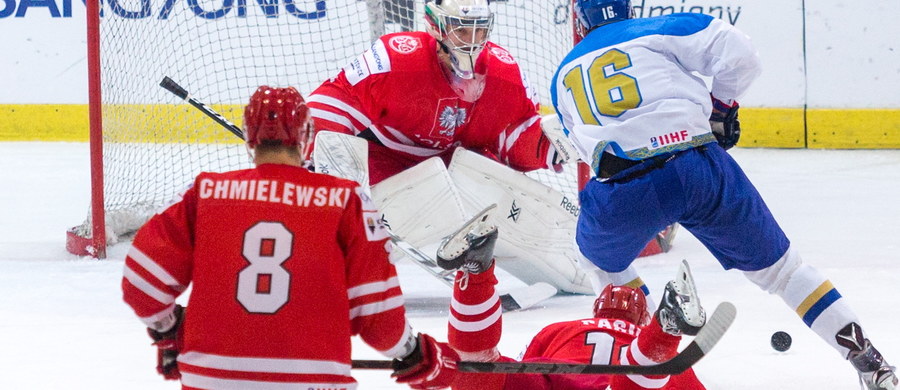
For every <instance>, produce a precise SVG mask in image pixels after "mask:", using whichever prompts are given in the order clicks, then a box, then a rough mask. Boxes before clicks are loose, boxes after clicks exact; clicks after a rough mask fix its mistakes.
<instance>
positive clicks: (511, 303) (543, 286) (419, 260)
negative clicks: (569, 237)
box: [159, 76, 556, 311]
mask: <svg viewBox="0 0 900 390" xmlns="http://www.w3.org/2000/svg"><path fill="white" fill-rule="evenodd" d="M159 86H160V87H163V88H164V89H165V90H167V91H169V92H171V93H172V94H174V95H175V96H178V97H179V98H181V99H182V100H184V101H186V102H188V103H190V105H191V106H194V108H196V109H198V110H200V112H202V113H204V114H206V116H208V117H210V118H212V119H213V120H214V121H216V123H218V124H219V125H221V126H222V127H224V128H225V129H226V130H228V131H229V132H231V133H232V134H234V135H235V136H236V137H238V138H240V139H244V131H243V130H241V128H240V127H238V126H237V125H235V124H234V123H232V122H231V121H229V120H228V119H226V118H225V117H224V116H222V115H221V114H219V113H218V112H216V110H213V109H212V108H211V107H209V106H207V105H206V104H205V103H203V102H201V101H199V100H197V99H194V98H193V97H192V96H191V94H190V93H189V92H188V91H187V90H186V89H184V87H182V86H181V85H179V84H178V83H177V82H175V80H172V79H171V78H170V77H169V76H164V77H163V79H162V81H160V83H159ZM493 206H496V205H492V206H489V207H488V208H487V209H485V210H483V211H482V212H480V213H478V215H476V217H475V218H480V217H481V216H482V215H484V213H486V212H487V211H488V210H490V209H491V208H493ZM473 220H474V219H473ZM470 222H471V221H469V222H466V224H465V225H463V226H468V225H469V224H470ZM390 239H391V242H393V243H394V245H396V246H397V247H398V248H400V250H402V251H403V252H404V253H406V254H407V255H408V256H410V258H412V260H413V261H414V262H415V263H416V264H418V265H419V266H421V267H422V268H423V269H425V270H426V271H428V272H429V273H431V274H432V275H434V276H435V277H437V278H438V279H440V280H441V281H442V282H444V284H446V285H447V286H449V287H451V288H452V287H453V280H454V275H455V272H454V271H446V270H444V269H442V268H440V267H438V265H437V262H435V261H434V259H433V258H431V257H430V256H428V255H427V254H425V253H423V252H422V251H421V250H419V249H418V248H416V247H414V246H413V245H412V244H410V243H408V242H406V241H404V240H403V239H401V238H400V237H397V236H395V235H394V234H391V235H390ZM551 289H552V291H551ZM553 295H556V289H555V288H553V287H552V286H550V285H549V284H547V283H535V284H533V285H531V286H526V287H522V288H519V289H516V290H512V291H510V292H509V293H507V294H503V295H501V296H500V301H501V303H502V306H503V310H505V311H512V310H521V309H527V308H529V307H531V306H532V305H534V304H535V303H537V302H540V301H543V300H544V299H547V298H550V297H551V296H553Z"/></svg>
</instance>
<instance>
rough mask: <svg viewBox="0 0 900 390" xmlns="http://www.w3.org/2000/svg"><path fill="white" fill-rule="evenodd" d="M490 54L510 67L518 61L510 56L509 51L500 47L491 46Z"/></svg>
mask: <svg viewBox="0 0 900 390" xmlns="http://www.w3.org/2000/svg"><path fill="white" fill-rule="evenodd" d="M488 52H490V53H491V55H493V56H494V57H496V58H497V59H498V60H500V61H502V62H503V63H506V64H509V65H515V64H516V59H515V58H513V56H512V54H510V53H509V51H508V50H506V49H504V48H502V47H500V46H497V45H491V46H490V47H489V48H488Z"/></svg>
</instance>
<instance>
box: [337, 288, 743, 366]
mask: <svg viewBox="0 0 900 390" xmlns="http://www.w3.org/2000/svg"><path fill="white" fill-rule="evenodd" d="M736 315H737V309H735V307H734V305H733V304H731V303H730V302H722V303H720V304H719V306H718V307H716V310H715V311H714V312H713V313H712V315H711V316H710V317H709V320H708V321H707V322H706V325H704V326H703V328H702V329H700V332H699V333H697V336H696V337H694V340H692V341H691V343H690V344H688V346H687V347H686V348H684V349H683V350H682V351H681V352H679V353H678V355H675V357H673V358H672V359H669V360H667V361H665V362H662V363H659V364H655V365H649V366H639V365H600V364H569V363H527V362H466V361H463V362H458V364H457V367H458V369H459V371H462V372H480V373H492V374H554V375H556V374H618V375H677V374H680V373H682V372H684V371H685V370H687V369H688V368H691V367H692V366H693V365H694V364H695V363H697V362H698V361H700V359H702V358H703V357H704V356H706V355H707V354H708V353H709V351H710V350H712V348H713V347H714V346H715V345H716V343H718V342H719V340H721V339H722V336H723V335H724V334H725V331H727V330H728V328H729V327H730V326H731V324H732V323H733V322H734V318H735V316H736ZM391 363H392V362H391V361H389V360H354V361H353V368H356V369H375V370H390V369H393V368H392V367H391Z"/></svg>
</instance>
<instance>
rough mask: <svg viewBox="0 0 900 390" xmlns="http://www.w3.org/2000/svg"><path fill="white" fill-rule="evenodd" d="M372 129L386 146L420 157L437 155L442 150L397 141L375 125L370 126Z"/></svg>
mask: <svg viewBox="0 0 900 390" xmlns="http://www.w3.org/2000/svg"><path fill="white" fill-rule="evenodd" d="M370 129H372V134H375V138H378V141H381V143H382V144H383V145H384V146H386V147H388V148H390V149H393V150H398V151H401V152H404V153H409V154H411V155H414V156H420V157H431V156H436V155H438V154H440V153H441V152H442V150H435V149H428V148H423V147H420V146H411V145H404V144H402V143H399V142H397V141H394V140H392V139H390V138H389V137H388V136H387V135H385V134H382V133H381V130H379V129H378V128H377V127H375V126H372V127H370Z"/></svg>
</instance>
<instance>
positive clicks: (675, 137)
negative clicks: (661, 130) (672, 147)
mask: <svg viewBox="0 0 900 390" xmlns="http://www.w3.org/2000/svg"><path fill="white" fill-rule="evenodd" d="M687 140H688V131H687V130H678V131H675V132H672V133H669V134H664V135H661V136H659V137H650V147H651V148H653V149H656V148H661V147H663V146H666V145H669V144H674V143H678V142H684V141H687Z"/></svg>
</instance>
